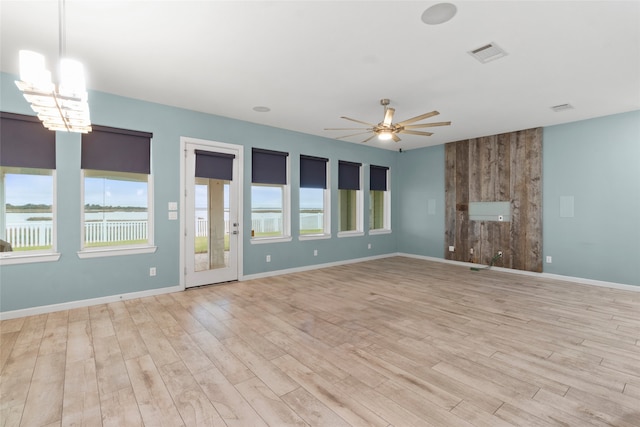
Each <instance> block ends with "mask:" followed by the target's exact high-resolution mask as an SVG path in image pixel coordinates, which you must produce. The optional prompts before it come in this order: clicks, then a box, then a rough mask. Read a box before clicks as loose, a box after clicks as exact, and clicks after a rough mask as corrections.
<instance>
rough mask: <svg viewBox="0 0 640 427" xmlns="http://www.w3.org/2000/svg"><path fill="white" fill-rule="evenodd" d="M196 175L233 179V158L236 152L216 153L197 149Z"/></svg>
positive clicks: (226, 179) (199, 176)
mask: <svg viewBox="0 0 640 427" xmlns="http://www.w3.org/2000/svg"><path fill="white" fill-rule="evenodd" d="M195 153H196V176H197V177H198V178H209V179H222V180H225V181H231V180H232V179H233V159H235V157H236V156H235V154H227V153H216V152H212V151H204V150H195Z"/></svg>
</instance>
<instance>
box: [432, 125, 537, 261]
mask: <svg viewBox="0 0 640 427" xmlns="http://www.w3.org/2000/svg"><path fill="white" fill-rule="evenodd" d="M445 163H446V165H445V222H446V224H445V247H444V252H445V259H449V260H455V261H465V262H469V261H471V262H475V263H479V264H485V265H487V264H489V262H490V261H491V258H492V257H493V256H494V255H495V254H496V253H497V252H498V251H500V250H501V251H503V257H502V259H498V260H497V262H496V263H495V264H494V265H496V266H499V267H506V268H514V269H518V270H526V271H535V272H542V128H535V129H527V130H522V131H518V132H511V133H505V134H501V135H493V136H487V137H482V138H474V139H469V140H465V141H458V142H451V143H449V144H446V146H445ZM507 201H508V202H510V203H511V214H512V220H511V222H498V221H471V220H469V202H507ZM449 246H454V247H455V252H449ZM471 248H473V255H471V253H470V252H471V251H470V250H471Z"/></svg>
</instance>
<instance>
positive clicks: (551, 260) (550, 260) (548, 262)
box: [547, 255, 553, 264]
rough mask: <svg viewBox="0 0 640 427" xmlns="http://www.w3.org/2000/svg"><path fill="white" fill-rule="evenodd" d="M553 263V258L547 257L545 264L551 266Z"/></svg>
mask: <svg viewBox="0 0 640 427" xmlns="http://www.w3.org/2000/svg"><path fill="white" fill-rule="evenodd" d="M552 262H553V258H551V257H550V256H548V255H547V264H551V263H552Z"/></svg>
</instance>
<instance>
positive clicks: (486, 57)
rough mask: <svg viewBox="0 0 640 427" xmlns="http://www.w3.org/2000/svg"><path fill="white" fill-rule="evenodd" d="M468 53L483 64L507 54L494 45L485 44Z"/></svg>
mask: <svg viewBox="0 0 640 427" xmlns="http://www.w3.org/2000/svg"><path fill="white" fill-rule="evenodd" d="M468 53H469V55H471V56H473V57H474V58H476V59H477V60H478V61H480V62H481V63H483V64H486V63H487V62H490V61H494V60H496V59H498V58H502V57H503V56H507V52H505V51H504V50H502V48H501V47H500V46H498V45H497V44H495V43H489V44H486V45H484V46H481V47H479V48H477V49H473V50H471V51H469V52H468Z"/></svg>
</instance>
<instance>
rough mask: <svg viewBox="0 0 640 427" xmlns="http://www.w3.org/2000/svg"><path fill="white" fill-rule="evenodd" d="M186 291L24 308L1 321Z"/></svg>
mask: <svg viewBox="0 0 640 427" xmlns="http://www.w3.org/2000/svg"><path fill="white" fill-rule="evenodd" d="M182 290H184V288H183V287H181V286H171V287H168V288H158V289H149V290H147V291H140V292H130V293H126V294H121V295H109V296H105V297H99V298H91V299H83V300H77V301H69V302H63V303H60V304H51V305H42V306H39V307H30V308H23V309H21V310H12V311H4V312H0V320H7V319H15V318H17V317H26V316H35V315H38V314H45V313H53V312H54V311H62V310H71V309H74V308H80V307H89V306H92V305H99V304H107V303H110V302H116V301H126V300H130V299H134V298H144V297H151V296H154V295H162V294H169V293H172V292H178V291H182Z"/></svg>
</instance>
